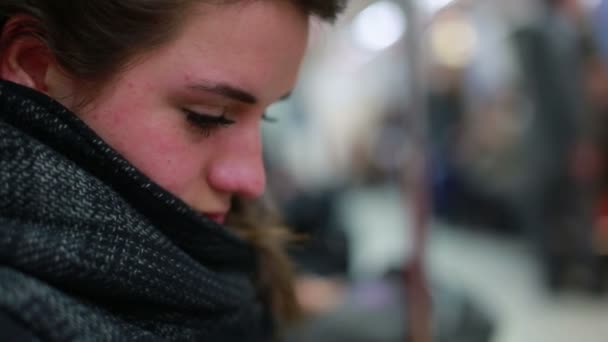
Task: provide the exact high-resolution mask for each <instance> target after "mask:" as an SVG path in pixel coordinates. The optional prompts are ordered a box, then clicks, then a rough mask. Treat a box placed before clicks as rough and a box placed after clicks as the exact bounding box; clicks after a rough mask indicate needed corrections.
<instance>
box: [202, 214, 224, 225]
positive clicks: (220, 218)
mask: <svg viewBox="0 0 608 342" xmlns="http://www.w3.org/2000/svg"><path fill="white" fill-rule="evenodd" d="M203 215H205V216H206V217H207V218H209V219H210V220H211V221H215V222H216V223H219V224H224V222H226V214H223V213H203Z"/></svg>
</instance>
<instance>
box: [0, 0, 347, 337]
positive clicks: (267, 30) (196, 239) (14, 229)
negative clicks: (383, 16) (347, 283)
mask: <svg viewBox="0 0 608 342" xmlns="http://www.w3.org/2000/svg"><path fill="white" fill-rule="evenodd" d="M343 5H344V2H343V1H339V0H324V1H307V0H292V1H279V0H262V1H196V0H182V1H170V0H154V1H135V0H121V1H107V0H88V1H65V0H30V1H22V0H4V1H2V2H0V22H1V28H2V29H1V31H0V32H1V33H0V78H1V81H0V145H1V146H0V339H1V340H3V341H17V340H18V341H23V340H26V341H29V340H36V341H39V340H44V341H73V340H79V341H110V340H111V341H134V340H139V341H161V340H162V341H165V340H180V341H186V340H197V341H203V340H204V341H232V340H237V341H267V340H270V339H272V337H273V335H275V334H276V332H277V326H276V324H277V323H281V322H283V320H284V319H287V318H289V317H290V316H291V315H292V314H293V313H294V311H295V303H294V298H293V289H292V283H291V273H290V268H289V265H288V264H287V259H286V257H285V255H284V254H283V252H282V250H281V246H280V245H279V242H280V241H282V240H283V239H284V236H285V233H284V232H282V231H277V230H273V229H270V227H266V226H264V222H263V221H261V213H260V212H259V211H258V208H257V207H253V206H251V205H247V203H249V201H253V199H255V198H257V197H258V196H260V195H261V194H262V192H263V191H264V185H265V176H264V169H263V167H262V160H261V146H260V141H259V137H260V132H259V128H260V127H259V125H260V122H261V120H262V118H263V113H264V110H265V108H266V107H268V106H269V105H270V104H271V103H273V102H275V101H277V100H279V99H281V98H284V97H285V96H286V95H287V94H289V93H290V92H291V90H292V88H293V86H294V83H295V81H296V77H297V73H298V69H299V66H300V62H301V60H302V57H303V55H304V52H305V49H306V46H307V41H308V28H309V19H310V16H316V17H319V18H320V19H324V20H330V21H331V20H333V19H334V18H335V17H336V15H337V14H338V12H339V11H340V10H341V9H342V7H343Z"/></svg>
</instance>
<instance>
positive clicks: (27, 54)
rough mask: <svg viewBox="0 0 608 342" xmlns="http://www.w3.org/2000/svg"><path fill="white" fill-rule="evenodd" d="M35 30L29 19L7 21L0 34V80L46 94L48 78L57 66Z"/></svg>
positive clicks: (35, 26) (23, 17) (27, 17)
mask: <svg viewBox="0 0 608 342" xmlns="http://www.w3.org/2000/svg"><path fill="white" fill-rule="evenodd" d="M38 30H39V26H38V25H36V20H35V19H34V18H32V17H30V16H26V15H16V16H13V17H11V18H10V19H9V20H8V21H7V22H6V24H5V25H4V27H3V28H2V32H1V35H0V47H1V50H0V78H2V79H5V80H8V81H12V82H14V83H18V84H21V85H23V86H26V87H30V88H33V89H36V90H38V91H40V92H42V93H46V94H48V91H49V85H48V82H47V81H48V79H47V76H48V74H49V71H52V69H54V68H56V67H57V66H56V62H55V60H54V58H53V55H52V53H51V51H50V50H49V48H48V47H47V46H46V44H45V42H44V41H43V40H42V39H41V38H40V37H41V34H40V33H39V32H38Z"/></svg>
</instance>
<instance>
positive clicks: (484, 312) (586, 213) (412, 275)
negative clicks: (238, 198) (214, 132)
mask: <svg viewBox="0 0 608 342" xmlns="http://www.w3.org/2000/svg"><path fill="white" fill-rule="evenodd" d="M313 26H314V33H313V34H312V36H311V47H312V48H311V52H310V54H309V56H308V58H307V62H306V65H305V66H304V68H303V71H302V74H301V81H300V83H299V85H298V87H297V90H296V91H295V92H294V94H293V96H292V98H291V99H290V100H289V101H288V102H284V103H280V104H276V105H274V106H273V107H272V108H271V109H270V111H269V116H271V117H273V118H275V119H276V120H275V122H273V123H271V124H265V125H264V128H263V130H264V144H265V151H266V155H265V158H266V163H267V171H268V183H269V184H268V185H269V189H268V194H267V195H268V197H269V198H270V199H271V201H272V202H274V203H276V206H277V208H278V209H279V211H280V212H281V214H282V215H283V218H284V221H285V222H286V223H287V224H288V225H289V226H290V227H292V228H293V229H294V230H295V231H296V232H297V233H298V234H300V235H301V236H306V237H307V239H306V240H305V241H303V242H300V243H298V244H295V245H294V246H293V248H292V251H291V253H292V256H293V258H294V260H295V261H296V263H297V272H298V280H297V294H298V298H299V300H300V302H301V304H302V306H303V307H304V308H305V317H304V319H303V321H302V322H301V323H299V324H298V325H296V326H294V327H293V328H291V329H289V331H288V332H287V334H286V335H287V340H288V341H294V342H296V341H348V342H351V341H374V342H375V341H406V340H409V341H415V342H418V341H420V342H425V341H456V342H459V341H466V342H476V341H496V342H516V341H517V342H521V341H533V342H544V341H547V342H549V341H550V342H558V341H568V342H570V341H584V342H587V341H589V342H594V341H597V342H603V341H608V291H607V290H608V0H508V1H505V0H390V1H389V0H380V1H369V0H351V2H350V5H349V8H348V11H347V13H346V15H345V16H343V17H342V18H341V19H340V21H339V22H338V23H336V25H335V26H333V27H327V26H324V25H323V24H320V23H315V24H313Z"/></svg>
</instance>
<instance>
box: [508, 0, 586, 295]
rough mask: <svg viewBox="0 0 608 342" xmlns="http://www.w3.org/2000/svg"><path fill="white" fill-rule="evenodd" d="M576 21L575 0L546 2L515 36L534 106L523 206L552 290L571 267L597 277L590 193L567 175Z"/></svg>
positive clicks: (576, 121)
mask: <svg viewBox="0 0 608 342" xmlns="http://www.w3.org/2000/svg"><path fill="white" fill-rule="evenodd" d="M581 24H582V18H581V12H580V10H579V8H578V7H577V4H576V2H574V1H570V0H546V11H545V13H544V15H543V16H542V17H541V18H539V20H538V21H537V22H536V23H535V24H534V25H531V26H529V27H527V28H524V29H521V30H519V31H518V32H516V34H515V36H514V44H515V47H516V50H517V52H518V55H519V60H520V63H521V66H522V75H523V78H524V85H525V89H526V90H527V95H528V96H529V98H530V101H531V103H532V105H533V108H534V115H533V120H532V123H531V124H532V128H531V130H530V131H531V132H532V134H531V135H530V136H529V138H528V142H527V145H528V152H527V154H528V160H527V162H526V167H527V170H528V172H529V176H530V182H529V184H530V186H529V187H528V189H527V191H526V192H525V193H524V194H522V196H523V197H522V200H521V205H522V208H523V209H522V210H523V212H524V213H525V214H524V220H525V221H524V225H525V227H526V228H527V230H528V231H529V232H530V234H531V236H532V241H533V242H534V243H533V245H534V247H535V249H536V250H537V251H538V253H539V255H540V259H541V261H542V265H543V270H544V279H545V281H546V284H547V285H548V287H549V288H550V289H556V288H558V287H559V286H560V285H561V283H562V282H563V280H564V279H565V276H566V275H568V273H569V272H568V271H569V270H570V268H571V266H572V265H574V264H577V265H585V267H586V268H587V271H588V272H589V273H591V274H593V273H595V265H594V263H595V260H594V258H593V255H592V249H591V241H592V238H591V229H592V223H591V220H590V218H591V216H590V211H589V209H590V208H589V201H588V193H587V192H586V190H585V188H584V187H582V186H581V184H580V183H579V182H577V177H576V172H573V171H574V169H575V167H573V166H576V163H577V159H579V158H578V157H577V155H578V152H577V151H580V149H579V148H578V146H580V142H581V141H582V139H583V137H584V134H585V129H584V126H585V124H584V122H585V120H586V119H587V118H586V116H587V114H588V108H587V106H586V104H585V101H584V99H585V96H584V95H585V94H584V90H583V89H584V87H583V84H584V78H583V65H584V64H583V63H584V59H583V57H584V54H583V52H584V51H583V50H582V49H581V42H582V41H583V39H584V35H583V34H582V32H584V31H583V30H582V27H581ZM589 285H590V286H593V284H592V283H589Z"/></svg>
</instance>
